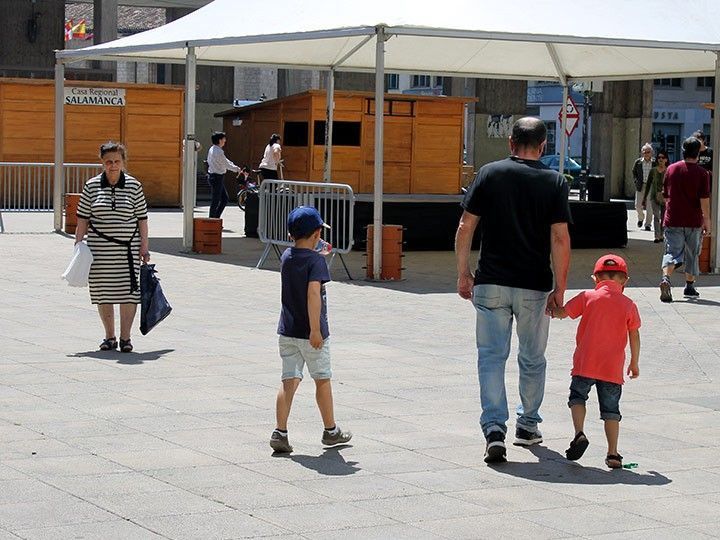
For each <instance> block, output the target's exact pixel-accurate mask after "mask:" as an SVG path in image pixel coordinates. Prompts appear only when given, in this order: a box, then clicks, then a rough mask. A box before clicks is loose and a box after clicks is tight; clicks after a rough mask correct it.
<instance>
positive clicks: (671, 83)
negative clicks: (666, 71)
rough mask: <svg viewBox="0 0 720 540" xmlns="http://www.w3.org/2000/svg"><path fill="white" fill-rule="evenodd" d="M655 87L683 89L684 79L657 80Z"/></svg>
mask: <svg viewBox="0 0 720 540" xmlns="http://www.w3.org/2000/svg"><path fill="white" fill-rule="evenodd" d="M655 86H661V87H664V88H682V79H678V78H673V79H655Z"/></svg>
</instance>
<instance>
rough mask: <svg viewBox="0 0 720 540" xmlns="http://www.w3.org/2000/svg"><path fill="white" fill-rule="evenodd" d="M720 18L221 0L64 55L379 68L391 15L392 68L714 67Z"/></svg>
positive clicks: (566, 6) (630, 71) (690, 1)
mask: <svg viewBox="0 0 720 540" xmlns="http://www.w3.org/2000/svg"><path fill="white" fill-rule="evenodd" d="M718 21H720V2H716V1H714V0H685V1H684V2H682V3H678V2H677V1H676V0H603V1H602V2H600V1H598V0H580V1H573V2H566V1H560V0H534V1H529V0H515V1H511V2H498V1H497V0H445V1H443V2H437V3H435V2H417V1H416V0H392V1H389V2H388V1H387V0H367V1H366V2H341V1H337V0H303V1H302V2H298V1H297V0H280V1H276V2H273V3H272V4H267V3H264V2H240V1H238V0H215V1H214V2H212V3H210V4H208V5H206V6H204V7H202V8H200V9H198V10H197V11H195V12H193V13H191V14H189V15H187V16H185V17H183V18H181V19H178V20H176V21H173V22H171V23H169V24H167V25H165V26H162V27H160V28H156V29H153V30H149V31H147V32H143V33H141V34H136V35H133V36H129V37H125V38H122V39H118V40H116V41H112V42H109V43H103V44H100V45H96V46H92V47H88V48H86V49H81V50H72V51H60V52H59V53H58V57H59V58H63V59H67V60H70V59H71V58H74V57H75V58H78V57H88V56H92V57H99V56H106V55H107V56H124V57H134V58H145V59H154V60H156V61H159V60H164V61H176V62H184V59H185V48H186V47H187V46H193V47H195V49H196V54H197V59H198V63H200V64H203V63H210V64H213V63H229V64H251V65H273V66H293V67H307V68H325V69H327V68H329V67H330V66H334V65H336V64H338V63H339V62H342V63H341V65H340V66H339V68H340V69H348V70H361V71H374V69H375V48H374V43H373V42H372V41H368V40H367V36H372V35H374V34H375V28H376V27H377V26H384V27H385V33H386V35H388V36H390V38H389V39H388V41H387V43H386V44H385V69H386V70H387V71H393V72H394V71H400V72H403V71H407V72H422V73H439V74H452V75H458V76H468V75H472V76H482V77H492V78H518V79H554V78H558V66H560V67H561V70H562V71H563V72H564V74H566V75H567V76H568V77H569V78H572V79H582V78H597V79H604V80H609V79H632V78H646V79H647V78H653V77H660V76H665V75H666V76H673V75H680V74H690V73H692V74H707V75H710V74H712V73H713V72H714V69H715V54H713V51H717V50H720V24H718ZM546 43H552V44H554V49H555V54H556V59H555V61H554V60H553V57H552V56H553V55H552V54H550V53H549V51H548V48H547V47H546ZM357 47H359V48H358V49H357V50H355V49H356V48H357ZM351 53H352V54H351ZM348 54H350V56H349V57H348V58H345V57H346V56H347V55H348ZM344 58H345V59H344ZM343 59H344V60H343ZM556 62H557V63H556Z"/></svg>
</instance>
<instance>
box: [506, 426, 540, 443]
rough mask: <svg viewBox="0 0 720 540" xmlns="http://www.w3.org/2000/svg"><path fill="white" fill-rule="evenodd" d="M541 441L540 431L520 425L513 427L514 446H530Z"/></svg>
mask: <svg viewBox="0 0 720 540" xmlns="http://www.w3.org/2000/svg"><path fill="white" fill-rule="evenodd" d="M541 442H543V438H542V433H540V431H538V430H535V431H528V430H527V429H523V428H521V427H519V428H516V429H515V442H514V443H513V444H514V445H515V446H532V445H533V444H539V443H541Z"/></svg>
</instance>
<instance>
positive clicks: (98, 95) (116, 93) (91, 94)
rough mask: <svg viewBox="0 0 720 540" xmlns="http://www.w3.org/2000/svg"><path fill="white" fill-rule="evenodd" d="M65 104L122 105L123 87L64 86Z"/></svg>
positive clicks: (123, 101) (123, 100)
mask: <svg viewBox="0 0 720 540" xmlns="http://www.w3.org/2000/svg"><path fill="white" fill-rule="evenodd" d="M65 105H101V106H104V107H124V106H125V89H124V88H90V87H85V86H82V87H67V88H65Z"/></svg>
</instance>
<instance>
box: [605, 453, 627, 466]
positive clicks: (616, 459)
mask: <svg viewBox="0 0 720 540" xmlns="http://www.w3.org/2000/svg"><path fill="white" fill-rule="evenodd" d="M622 460H623V457H622V456H621V455H620V454H608V455H607V457H606V458H605V465H607V466H608V467H610V468H611V469H622Z"/></svg>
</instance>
